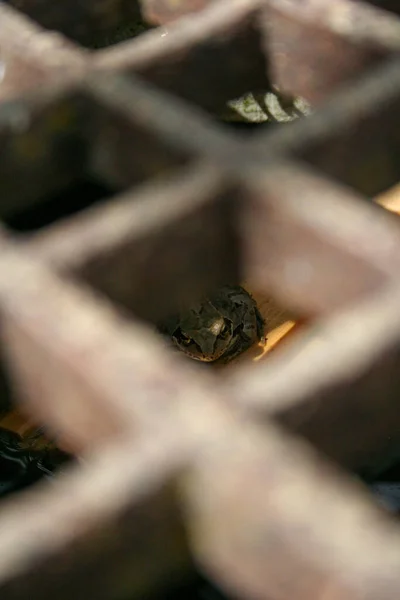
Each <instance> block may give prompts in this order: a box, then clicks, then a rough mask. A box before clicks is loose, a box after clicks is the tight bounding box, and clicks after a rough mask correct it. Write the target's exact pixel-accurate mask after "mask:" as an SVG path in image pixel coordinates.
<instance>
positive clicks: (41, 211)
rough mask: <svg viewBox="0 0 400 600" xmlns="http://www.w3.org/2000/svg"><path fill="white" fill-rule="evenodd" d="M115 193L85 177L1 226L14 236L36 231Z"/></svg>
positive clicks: (38, 202)
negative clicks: (14, 232)
mask: <svg viewBox="0 0 400 600" xmlns="http://www.w3.org/2000/svg"><path fill="white" fill-rule="evenodd" d="M118 191H119V190H116V189H112V188H111V187H109V186H108V185H106V184H104V183H103V182H101V181H99V180H96V179H92V178H90V177H85V178H84V179H82V180H78V181H76V182H74V183H73V184H72V185H70V186H68V187H67V188H65V189H64V190H62V191H61V192H57V193H55V194H53V195H51V196H46V197H44V198H41V199H38V200H37V202H36V203H35V205H34V206H31V207H29V208H28V209H24V210H22V211H20V212H15V213H13V214H11V215H8V216H5V217H3V222H4V223H5V224H6V225H7V226H8V227H9V228H10V229H13V230H14V231H17V232H21V233H25V232H32V231H36V230H39V229H42V228H44V227H47V226H48V225H51V224H52V223H54V222H55V221H59V220H61V219H65V218H67V217H70V216H72V215H74V214H78V213H80V212H82V211H84V210H85V209H86V208H89V207H91V206H93V205H95V204H101V203H104V202H106V201H107V200H108V199H109V198H110V197H111V196H113V195H114V194H115V193H117V192H118Z"/></svg>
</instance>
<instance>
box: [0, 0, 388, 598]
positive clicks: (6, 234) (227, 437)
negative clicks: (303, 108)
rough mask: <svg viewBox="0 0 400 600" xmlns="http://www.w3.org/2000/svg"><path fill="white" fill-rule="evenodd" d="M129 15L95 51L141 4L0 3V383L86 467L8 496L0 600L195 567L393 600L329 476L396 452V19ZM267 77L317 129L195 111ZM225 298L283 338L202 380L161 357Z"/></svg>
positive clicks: (370, 531)
mask: <svg viewBox="0 0 400 600" xmlns="http://www.w3.org/2000/svg"><path fill="white" fill-rule="evenodd" d="M375 4H381V3H375ZM142 5H143V6H142V8H143V18H144V19H148V20H149V22H151V23H152V24H159V25H161V26H162V28H161V29H159V28H150V27H149V31H147V32H146V33H143V34H140V35H138V36H137V37H135V38H134V39H131V40H127V41H125V42H122V43H117V44H110V45H108V46H107V41H106V40H107V39H108V40H109V39H110V37H107V36H111V38H112V39H122V38H124V37H129V35H128V34H127V33H126V31H123V32H122V33H121V28H122V29H123V28H124V26H125V24H126V23H130V24H131V27H130V28H128V29H129V31H130V32H132V31H134V32H135V33H137V32H138V30H141V28H146V27H145V23H144V21H141V19H142V17H140V10H139V9H140V6H139V5H137V4H136V3H134V2H122V1H121V2H118V3H117V2H114V3H101V2H99V1H98V0H96V1H94V0H93V1H90V0H85V2H82V0H80V1H79V2H76V3H73V4H71V2H58V3H53V4H51V3H39V2H34V1H33V0H23V1H22V0H21V1H17V0H15V1H13V2H7V3H0V74H1V75H0V77H1V83H0V102H1V104H0V148H1V151H0V152H1V159H0V198H1V201H0V212H1V214H0V217H1V219H2V221H3V223H4V226H3V229H2V232H1V239H0V245H1V253H0V314H1V326H2V329H1V337H2V351H3V355H4V360H3V377H4V379H5V381H9V382H10V385H11V390H12V394H13V402H15V403H17V404H19V405H21V406H22V407H23V408H24V410H25V411H27V412H28V414H30V415H31V416H34V418H35V419H37V420H38V421H40V422H43V423H45V424H46V425H47V426H48V427H50V428H51V430H52V431H54V432H55V433H56V434H57V435H58V436H59V439H61V440H63V443H64V444H65V445H66V446H67V447H68V448H70V449H73V450H74V451H75V452H77V453H78V454H80V455H81V456H82V463H81V464H79V466H78V467H74V468H71V471H70V472H68V473H66V474H65V475H63V476H61V477H60V478H59V479H58V480H57V481H56V482H55V483H54V484H51V485H50V484H46V485H42V486H38V488H37V489H34V490H32V492H29V493H28V492H27V493H24V494H22V495H21V496H18V498H16V499H13V500H12V502H11V501H10V502H5V503H4V504H3V505H2V508H1V511H0V532H1V534H0V544H1V546H0V548H1V552H0V593H1V597H2V599H4V600H6V599H9V598H10V599H18V600H19V599H21V600H22V599H28V598H39V597H40V598H42V599H43V600H45V599H47V598H48V599H50V598H54V597H57V598H58V599H59V600H62V599H63V598H65V599H67V598H68V599H70V598H71V597H73V596H74V597H76V598H98V599H102V598H104V599H105V600H107V599H113V598H115V599H117V600H119V599H121V600H122V599H124V598H130V597H132V598H134V597H144V596H147V595H148V594H151V593H153V592H154V591H157V590H162V589H163V588H165V587H166V586H167V584H168V583H171V582H173V581H176V580H177V579H179V578H184V577H185V575H187V574H188V573H190V572H191V570H192V569H193V568H194V566H193V565H195V566H196V568H199V569H201V570H203V571H204V572H205V573H206V574H207V575H208V576H209V577H210V578H212V579H213V580H214V581H215V582H216V583H217V584H218V585H220V586H221V587H222V588H223V589H224V590H225V591H226V592H227V593H231V594H232V595H233V596H234V597H243V598H250V599H263V598H265V599H266V600H289V599H292V598H296V599H298V600H303V599H304V600H322V599H323V600H347V599H349V600H350V599H352V600H355V599H357V600H389V599H390V600H392V599H394V598H397V596H398V589H399V587H400V532H399V531H398V530H397V528H396V525H394V524H393V522H392V521H390V520H389V518H388V517H386V515H385V514H384V513H382V512H381V511H380V510H379V508H377V507H375V505H374V504H373V503H372V501H371V500H370V499H369V498H368V496H367V494H366V492H365V491H364V489H363V488H362V487H361V485H358V484H356V483H355V482H354V480H353V479H352V478H351V477H350V476H349V475H348V474H346V469H356V470H361V469H365V468H366V467H367V466H368V465H370V464H371V462H373V461H374V460H376V458H377V456H381V455H382V456H383V455H388V454H389V453H392V452H396V451H397V450H398V441H399V428H400V411H399V406H398V405H399V402H398V396H397V394H398V393H399V391H400V311H399V304H400V279H399V270H400V230H399V226H398V222H397V220H396V218H395V217H393V216H391V215H389V214H388V213H386V212H385V211H384V210H383V209H381V208H380V207H378V206H377V205H375V204H374V203H372V202H369V201H368V200H370V199H372V197H374V196H375V195H376V194H377V193H380V192H382V191H383V190H385V189H387V188H388V187H389V186H391V185H393V184H394V183H395V182H397V181H398V179H399V175H400V164H399V163H400V158H399V157H400V58H399V56H398V52H399V49H400V20H399V18H398V17H397V16H396V15H395V13H394V12H385V10H384V8H387V9H388V10H392V11H395V10H396V3H394V2H392V3H391V5H390V3H387V6H386V7H382V8H379V7H377V6H373V5H372V3H371V4H369V3H366V2H365V3H364V2H361V1H360V2H351V1H350V0H346V1H345V0H336V1H335V2H330V1H329V0H305V1H303V2H301V3H300V2H297V1H295V0H285V1H283V0H279V1H278V0H263V1H262V0H258V1H257V0H223V1H214V2H206V1H205V0H203V1H202V2H185V3H184V2H182V1H181V2H172V1H171V0H170V1H168V0H143V2H142ZM397 10H398V9H397ZM192 11H193V12H192ZM184 13H190V14H186V15H185V14H184ZM139 21H140V23H139ZM138 23H139V25H138ZM43 27H44V28H47V29H43ZM135 27H136V29H135ZM54 31H58V32H60V33H55V32H54ZM64 36H67V37H64ZM77 44H80V46H78V45H77ZM105 46H107V47H105ZM101 47H102V48H103V49H97V50H93V48H101ZM271 84H276V85H277V86H278V87H279V89H280V90H281V91H282V92H285V93H288V94H293V95H296V96H301V97H303V98H305V99H306V100H307V101H309V102H310V103H311V104H312V105H313V106H314V114H313V115H312V116H311V117H310V118H307V119H299V120H298V121H296V122H295V123H290V124H288V125H285V126H276V127H271V128H268V129H265V130H264V129H260V130H256V133H255V135H254V136H251V137H249V136H243V135H241V134H240V133H237V132H235V131H234V130H230V129H229V128H228V127H227V126H226V125H224V124H222V123H219V122H218V120H217V119H216V118H215V115H216V114H218V113H219V111H220V110H221V109H222V108H223V107H224V105H225V104H226V102H227V101H229V100H232V99H233V98H235V97H238V96H240V95H242V94H245V93H246V92H249V91H253V92H257V91H263V90H267V89H269V88H270V86H271ZM258 131H259V132H258ZM78 190H79V191H78ZM82 190H84V194H85V206H86V210H81V211H79V212H78V208H82V207H83V206H82V202H81V201H79V202H77V199H76V196H77V194H78V193H80V194H82ZM62 194H64V195H65V194H67V195H68V198H69V199H70V200H69V205H68V210H67V211H66V213H65V215H64V216H66V218H65V219H62V220H60V219H59V218H58V217H59V216H60V215H58V213H57V210H56V209H57V199H58V204H60V202H61V201H60V200H59V199H60V195H61V196H62ZM62 197H63V198H64V200H65V196H62ZM54 199H56V200H54ZM111 199H112V202H111V201H110V200H111ZM243 280H246V281H250V282H251V283H252V286H253V287H254V288H255V289H258V290H260V291H264V292H266V293H268V294H271V296H273V297H274V298H276V299H277V300H278V301H279V302H280V303H281V304H282V305H283V306H284V307H286V308H287V309H289V310H290V311H292V312H293V313H294V314H296V315H299V316H300V317H301V318H306V319H310V323H311V324H310V325H309V326H308V328H307V329H306V330H305V333H304V334H299V335H298V336H297V338H293V340H292V341H291V342H290V343H288V345H287V346H286V347H285V348H282V349H281V350H280V352H279V353H276V354H275V355H271V356H270V357H269V359H268V360H267V361H265V362H262V363H260V364H253V363H252V364H247V365H239V366H237V367H236V366H235V367H233V368H232V369H229V370H226V371H223V372H222V371H221V372H219V371H215V372H214V371H211V372H210V371H209V370H205V371H204V370H201V369H199V368H196V367H195V366H193V365H192V364H191V363H190V364H188V363H187V361H186V360H184V358H183V357H181V356H176V355H174V354H171V353H170V352H168V350H167V349H166V348H165V347H164V345H163V343H162V341H161V340H160V338H159V336H157V334H156V333H155V332H154V331H153V328H152V324H153V323H155V322H156V321H157V320H159V319H161V318H163V317H165V316H166V315H167V314H168V313H169V312H171V311H173V310H174V309H175V308H176V307H177V306H178V305H180V304H181V303H184V304H190V303H191V302H193V301H194V300H196V299H197V298H198V297H200V295H201V294H203V293H207V292H209V291H210V290H212V289H213V288H214V287H216V286H218V285H219V284H224V283H226V282H227V281H239V282H240V281H243ZM308 342H311V343H308ZM6 400H7V399H6V398H5V399H4V405H5V403H6Z"/></svg>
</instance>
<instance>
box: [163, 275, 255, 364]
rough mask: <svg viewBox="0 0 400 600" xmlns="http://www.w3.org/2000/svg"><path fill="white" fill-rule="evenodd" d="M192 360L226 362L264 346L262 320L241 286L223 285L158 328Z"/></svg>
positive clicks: (248, 295) (250, 298) (251, 299)
mask: <svg viewBox="0 0 400 600" xmlns="http://www.w3.org/2000/svg"><path fill="white" fill-rule="evenodd" d="M160 330H161V332H162V333H163V334H164V335H167V336H168V337H169V338H170V340H171V341H172V344H173V345H174V346H175V347H176V348H177V349H179V350H180V351H182V352H183V353H184V354H185V355H186V356H188V357H189V358H191V359H193V360H197V361H201V362H204V363H216V362H218V363H227V362H229V361H231V360H233V359H234V358H236V357H237V356H238V355H239V354H241V353H243V352H245V351H246V350H248V349H249V348H250V347H251V346H253V344H255V343H256V342H262V343H265V341H266V337H265V321H264V319H263V317H262V315H261V313H260V311H259V309H258V307H257V303H256V301H255V300H254V298H253V297H252V296H251V295H250V294H249V292H247V291H246V290H245V289H244V288H242V287H241V286H234V285H224V286H222V287H220V288H218V290H216V291H215V293H213V294H211V295H209V296H207V297H206V298H204V299H203V300H201V301H199V302H197V303H196V304H194V305H193V306H191V307H190V308H189V309H187V310H183V311H181V312H180V313H178V314H176V315H174V316H172V317H170V318H169V319H167V320H166V321H165V322H164V323H163V325H162V326H161V327H160Z"/></svg>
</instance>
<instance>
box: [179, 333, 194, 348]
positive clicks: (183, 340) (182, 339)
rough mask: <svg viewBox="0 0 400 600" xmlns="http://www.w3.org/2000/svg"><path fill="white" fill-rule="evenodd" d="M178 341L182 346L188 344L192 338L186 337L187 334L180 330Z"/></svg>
mask: <svg viewBox="0 0 400 600" xmlns="http://www.w3.org/2000/svg"><path fill="white" fill-rule="evenodd" d="M179 341H180V342H181V343H182V344H183V345H184V346H189V345H190V344H191V343H192V340H191V338H190V337H188V336H187V335H185V334H184V333H182V332H181V334H180V336H179Z"/></svg>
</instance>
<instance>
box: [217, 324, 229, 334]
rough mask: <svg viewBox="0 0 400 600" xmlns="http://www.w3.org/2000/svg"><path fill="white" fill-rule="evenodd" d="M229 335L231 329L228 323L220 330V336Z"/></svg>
mask: <svg viewBox="0 0 400 600" xmlns="http://www.w3.org/2000/svg"><path fill="white" fill-rule="evenodd" d="M228 333H229V327H228V325H227V324H226V323H224V324H223V325H222V327H221V329H220V330H219V335H222V336H226V335H227V334H228Z"/></svg>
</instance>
